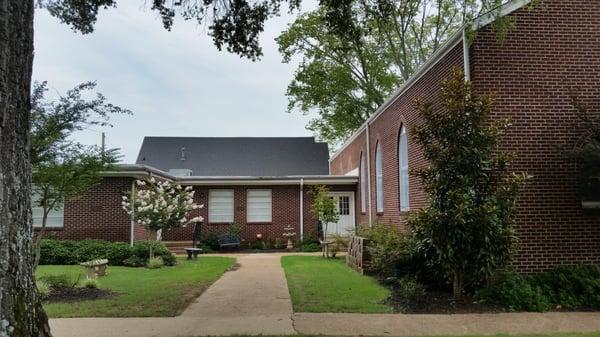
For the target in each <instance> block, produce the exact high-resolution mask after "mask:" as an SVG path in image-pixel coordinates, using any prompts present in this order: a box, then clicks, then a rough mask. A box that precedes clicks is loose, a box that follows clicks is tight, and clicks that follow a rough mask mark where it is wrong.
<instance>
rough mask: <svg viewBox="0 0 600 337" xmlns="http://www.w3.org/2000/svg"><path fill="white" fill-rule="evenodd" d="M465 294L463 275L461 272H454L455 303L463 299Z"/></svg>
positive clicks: (453, 290) (453, 291)
mask: <svg viewBox="0 0 600 337" xmlns="http://www.w3.org/2000/svg"><path fill="white" fill-rule="evenodd" d="M462 293H463V274H462V272H460V271H454V282H453V287H452V295H453V297H454V300H455V301H459V300H461V299H462Z"/></svg>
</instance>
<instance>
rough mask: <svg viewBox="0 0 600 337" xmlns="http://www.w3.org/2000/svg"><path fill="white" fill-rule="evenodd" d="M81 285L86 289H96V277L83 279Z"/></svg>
mask: <svg viewBox="0 0 600 337" xmlns="http://www.w3.org/2000/svg"><path fill="white" fill-rule="evenodd" d="M83 287H84V288H87V289H98V279H96V278H92V277H88V278H86V279H85V281H83Z"/></svg>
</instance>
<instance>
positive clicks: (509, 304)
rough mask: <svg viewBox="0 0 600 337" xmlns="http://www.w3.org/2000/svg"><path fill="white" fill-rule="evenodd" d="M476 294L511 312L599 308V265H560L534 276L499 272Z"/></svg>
mask: <svg viewBox="0 0 600 337" xmlns="http://www.w3.org/2000/svg"><path fill="white" fill-rule="evenodd" d="M478 295H479V297H480V298H481V299H482V300H484V301H485V302H487V303H492V304H496V305H500V306H502V307H503V308H505V309H507V310H511V311H523V310H524V311H547V310H550V309H553V308H568V309H577V308H579V309H600V266H594V265H582V266H563V267H556V268H554V269H552V270H550V271H548V272H545V273H541V274H535V275H520V274H518V273H516V272H512V271H508V272H501V273H498V274H497V275H496V276H495V277H494V278H493V279H492V280H491V282H490V283H489V284H488V285H487V286H486V287H484V288H483V289H481V290H480V291H479V294H478Z"/></svg>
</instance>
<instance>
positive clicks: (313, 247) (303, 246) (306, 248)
mask: <svg viewBox="0 0 600 337" xmlns="http://www.w3.org/2000/svg"><path fill="white" fill-rule="evenodd" d="M299 249H300V251H301V252H318V251H320V250H321V245H320V244H318V243H316V242H302V243H300V247H299Z"/></svg>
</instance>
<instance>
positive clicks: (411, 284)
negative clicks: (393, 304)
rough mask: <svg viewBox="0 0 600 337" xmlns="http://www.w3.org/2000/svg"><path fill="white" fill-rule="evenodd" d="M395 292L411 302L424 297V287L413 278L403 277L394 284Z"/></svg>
mask: <svg viewBox="0 0 600 337" xmlns="http://www.w3.org/2000/svg"><path fill="white" fill-rule="evenodd" d="M395 288H396V292H397V293H398V294H399V295H400V296H402V297H403V298H405V299H406V300H409V301H412V300H415V299H417V298H419V297H422V296H424V295H425V293H426V291H425V286H424V285H423V284H421V283H419V281H417V279H415V278H414V277H408V276H407V277H403V278H401V279H399V280H398V281H397V282H396V285H395Z"/></svg>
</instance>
